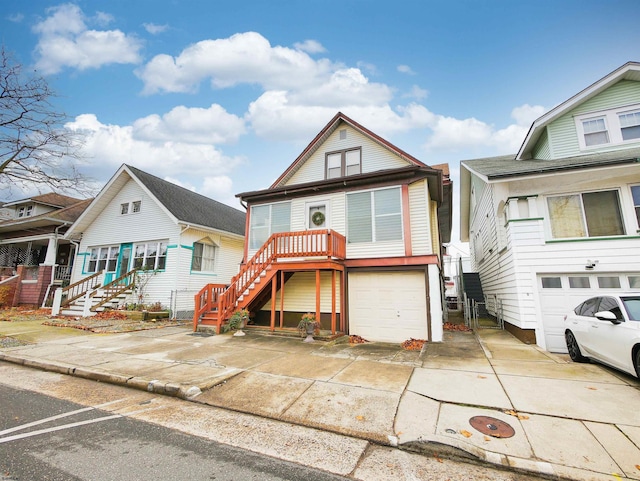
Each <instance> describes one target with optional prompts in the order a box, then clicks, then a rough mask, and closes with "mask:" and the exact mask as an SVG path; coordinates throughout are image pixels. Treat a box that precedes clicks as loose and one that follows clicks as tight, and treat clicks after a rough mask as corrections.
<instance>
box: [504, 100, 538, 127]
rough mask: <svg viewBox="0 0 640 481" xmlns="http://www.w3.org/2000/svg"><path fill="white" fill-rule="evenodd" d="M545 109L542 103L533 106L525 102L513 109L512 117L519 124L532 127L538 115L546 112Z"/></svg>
mask: <svg viewBox="0 0 640 481" xmlns="http://www.w3.org/2000/svg"><path fill="white" fill-rule="evenodd" d="M545 110H546V109H545V108H544V107H543V106H541V105H533V106H532V105H529V104H524V105H521V106H520V107H516V108H514V109H513V110H512V111H511V118H513V119H514V120H515V121H516V122H517V124H518V125H521V126H526V127H530V126H531V124H532V123H533V122H534V121H535V120H536V119H537V118H538V117H540V116H541V115H542V114H544V113H545Z"/></svg>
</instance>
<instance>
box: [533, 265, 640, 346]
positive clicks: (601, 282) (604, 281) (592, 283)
mask: <svg viewBox="0 0 640 481" xmlns="http://www.w3.org/2000/svg"><path fill="white" fill-rule="evenodd" d="M638 288H640V273H633V274H607V273H598V274H586V273H571V274H541V275H539V276H538V289H539V293H540V306H541V313H542V327H543V330H544V339H545V345H546V348H547V351H550V352H561V353H566V352H567V346H566V344H565V342H564V324H563V319H564V316H565V315H566V314H567V313H568V312H569V311H571V310H572V309H574V308H575V307H576V306H577V305H578V304H580V303H581V302H583V301H585V300H587V299H589V298H590V297H594V296H600V295H603V294H606V293H607V292H610V293H611V292H616V291H620V290H636V289H638ZM638 290H640V289H638Z"/></svg>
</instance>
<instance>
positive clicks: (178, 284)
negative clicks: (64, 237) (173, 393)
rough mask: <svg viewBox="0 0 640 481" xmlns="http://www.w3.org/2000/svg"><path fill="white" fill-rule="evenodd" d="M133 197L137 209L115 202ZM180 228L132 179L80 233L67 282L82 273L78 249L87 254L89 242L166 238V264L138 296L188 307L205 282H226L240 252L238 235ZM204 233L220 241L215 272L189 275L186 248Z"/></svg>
mask: <svg viewBox="0 0 640 481" xmlns="http://www.w3.org/2000/svg"><path fill="white" fill-rule="evenodd" d="M135 200H141V201H142V207H141V211H140V212H138V213H135V214H128V215H121V214H120V205H121V204H122V203H124V202H132V201H135ZM180 230H181V228H180V226H178V225H177V224H175V223H174V221H173V219H171V218H170V217H169V216H168V215H167V214H166V213H165V212H164V210H163V209H162V208H161V207H160V206H159V205H158V204H157V203H156V202H155V200H153V199H152V198H151V197H149V196H147V195H146V193H145V192H144V190H143V189H142V188H140V186H139V185H138V184H137V183H136V182H135V181H134V180H129V181H128V182H127V183H126V184H125V185H124V187H123V188H122V189H121V190H120V191H119V192H118V193H117V194H116V195H115V197H114V199H113V200H112V202H110V203H109V204H107V206H106V207H105V209H104V210H103V211H102V212H101V213H100V214H99V215H98V216H97V217H96V219H95V220H94V221H93V222H92V223H91V224H90V225H89V227H88V228H87V229H85V231H84V232H83V235H82V240H81V242H80V248H79V249H78V256H77V258H76V262H77V264H76V268H75V269H74V270H73V279H72V281H71V282H76V281H78V280H80V279H81V278H82V277H86V274H85V275H83V274H82V272H83V266H84V259H85V257H87V256H85V255H83V254H85V253H88V252H89V250H90V248H91V247H94V246H106V245H120V244H123V243H132V244H137V243H143V242H150V241H167V242H168V248H167V263H166V268H165V270H164V271H159V272H158V273H156V274H155V275H153V276H152V278H151V280H150V281H149V283H148V285H147V287H146V290H145V291H146V296H145V298H144V299H143V300H142V301H143V302H145V303H153V302H160V303H162V304H163V305H164V306H168V307H169V306H170V307H171V308H172V309H174V308H178V309H179V310H191V311H192V310H193V295H194V294H195V293H196V292H197V291H198V290H200V289H201V288H202V287H203V286H204V285H205V284H207V283H209V282H214V283H222V284H225V283H228V282H229V280H230V279H231V277H232V276H233V275H235V274H236V273H237V272H238V264H239V263H240V261H241V259H242V255H243V240H242V239H236V238H233V237H228V236H225V235H220V234H212V233H209V232H206V231H198V230H195V229H189V230H188V231H186V232H184V233H183V234H182V236H181V235H180ZM203 237H210V238H211V239H212V240H213V241H215V242H217V243H218V244H219V246H220V249H219V252H218V257H217V259H216V272H215V273H214V274H213V275H212V274H200V273H198V274H191V257H192V250H191V249H189V248H187V247H191V246H192V245H193V242H195V241H197V240H200V239H202V238H203ZM129 302H137V299H136V298H135V297H132V298H131V299H129Z"/></svg>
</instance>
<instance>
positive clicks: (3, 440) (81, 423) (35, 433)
mask: <svg viewBox="0 0 640 481" xmlns="http://www.w3.org/2000/svg"><path fill="white" fill-rule="evenodd" d="M116 418H122V416H121V415H120V414H112V415H111V416H103V417H101V418H96V419H88V420H86V421H78V422H77V423H70V424H63V425H62V426H55V427H52V428H47V429H39V430H38V431H31V432H29V433H22V434H16V435H14V436H7V437H6V438H0V444H2V443H8V442H9V441H15V440H17V439H23V438H29V437H31V436H38V435H40V434H47V433H52V432H54V431H61V430H63V429H71V428H75V427H78V426H84V425H86V424H93V423H99V422H102V421H109V420H110V419H116Z"/></svg>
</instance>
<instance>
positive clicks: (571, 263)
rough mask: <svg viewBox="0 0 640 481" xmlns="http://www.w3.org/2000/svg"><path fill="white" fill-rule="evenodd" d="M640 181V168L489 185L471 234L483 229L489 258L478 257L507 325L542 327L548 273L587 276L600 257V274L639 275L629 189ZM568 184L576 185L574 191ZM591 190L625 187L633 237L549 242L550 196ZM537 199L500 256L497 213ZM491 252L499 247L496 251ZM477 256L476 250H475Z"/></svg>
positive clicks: (509, 232) (511, 229)
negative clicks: (509, 202)
mask: <svg viewBox="0 0 640 481" xmlns="http://www.w3.org/2000/svg"><path fill="white" fill-rule="evenodd" d="M638 182H640V172H639V171H638V169H637V167H625V168H617V169H607V175H606V176H605V175H603V173H597V172H596V173H594V172H583V173H578V174H567V175H553V176H544V177H540V178H537V179H528V180H526V181H525V180H522V181H517V182H510V183H506V182H500V183H495V184H490V185H487V186H486V187H485V189H484V193H485V195H483V196H482V197H481V198H480V199H479V201H478V209H477V211H476V212H474V215H473V217H472V224H471V228H470V230H471V231H473V232H477V231H480V232H481V234H482V239H483V242H484V243H485V245H484V246H483V247H484V256H485V257H484V260H483V261H482V262H478V261H476V260H475V259H474V261H475V263H474V266H475V269H476V270H477V272H479V273H480V278H481V281H482V287H483V291H484V293H485V295H486V296H487V297H488V298H489V300H490V301H491V300H493V299H498V300H499V301H501V302H502V307H503V314H504V319H505V321H507V322H509V323H511V324H513V325H515V326H518V327H520V328H523V329H539V321H540V319H541V317H540V316H541V308H540V305H539V298H538V290H539V289H538V286H537V278H538V275H539V274H543V273H567V272H575V273H582V274H583V273H584V272H585V263H586V261H587V259H598V261H599V264H598V267H597V270H598V272H597V273H602V274H605V275H606V273H627V272H628V273H633V272H637V271H638V270H640V258H638V256H637V255H636V253H637V252H638V249H640V238H638V235H637V233H636V221H635V214H634V210H633V202H632V198H631V194H630V191H629V185H632V184H634V183H638ZM567 186H570V187H569V188H568V187H567ZM568 189H570V192H580V191H586V190H590V189H597V190H605V189H619V192H620V204H621V206H622V210H623V217H624V222H625V227H626V232H627V234H628V235H627V236H626V237H621V238H617V239H602V240H599V239H598V240H594V239H589V240H575V241H568V242H549V234H548V229H549V228H548V225H547V224H548V220H547V211H546V207H545V204H546V198H547V196H548V195H552V194H559V193H566V192H567V190H568ZM525 195H530V196H531V195H537V198H536V199H535V209H536V210H537V212H533V213H532V214H531V215H530V216H529V218H511V219H510V220H509V222H508V223H507V228H506V243H507V248H506V249H503V250H502V251H501V252H497V249H495V247H496V242H495V237H494V235H493V234H492V227H491V224H492V223H494V220H493V216H494V214H493V213H494V212H497V210H496V209H497V206H498V205H499V203H500V202H501V201H504V200H505V199H507V198H508V197H519V196H525ZM491 249H494V250H493V252H491ZM472 253H473V251H472Z"/></svg>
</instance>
